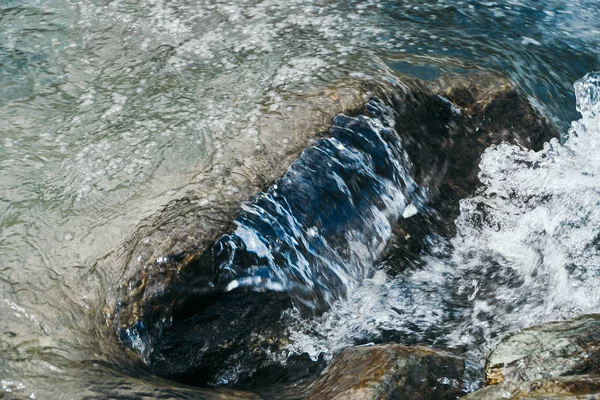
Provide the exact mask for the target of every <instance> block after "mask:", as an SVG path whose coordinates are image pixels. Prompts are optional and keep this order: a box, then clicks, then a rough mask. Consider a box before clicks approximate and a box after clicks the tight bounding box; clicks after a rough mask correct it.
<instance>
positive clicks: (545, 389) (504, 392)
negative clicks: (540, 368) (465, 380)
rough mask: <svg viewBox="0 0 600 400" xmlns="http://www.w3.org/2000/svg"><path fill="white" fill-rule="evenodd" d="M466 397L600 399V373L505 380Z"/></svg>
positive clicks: (488, 399)
mask: <svg viewBox="0 0 600 400" xmlns="http://www.w3.org/2000/svg"><path fill="white" fill-rule="evenodd" d="M464 399H465V400H498V399H512V400H525V399H531V400H533V399H537V400H541V399H552V400H576V399H578V400H582V399H589V400H592V399H600V375H575V376H561V377H558V378H548V379H535V380H532V381H528V382H511V381H504V382H502V383H500V384H497V385H492V386H488V387H485V388H483V389H480V390H478V391H476V392H473V393H471V394H469V395H468V396H466V397H464Z"/></svg>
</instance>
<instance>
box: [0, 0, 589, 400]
mask: <svg viewBox="0 0 600 400" xmlns="http://www.w3.org/2000/svg"><path fill="white" fill-rule="evenodd" d="M0 21H1V23H0V32H1V36H0V127H1V131H0V132H1V136H0V154H1V157H0V398H2V396H6V397H8V398H12V397H13V396H14V397H16V398H66V399H71V398H75V399H76V398H82V397H88V398H93V397H95V396H97V397H116V396H124V398H126V397H125V396H130V397H131V398H138V397H142V396H143V395H147V396H152V395H156V396H158V395H161V394H162V395H164V396H177V397H186V396H188V397H191V398H194V397H196V398H197V397H198V396H199V394H198V393H197V392H192V391H191V390H190V389H186V388H181V387H177V386H176V385H175V384H172V383H170V382H166V381H162V380H160V379H158V378H155V377H151V376H150V375H148V374H147V373H146V372H145V371H144V370H143V369H141V368H140V367H138V366H137V365H135V364H131V365H130V364H127V363H125V362H123V361H122V360H123V358H122V357H121V353H122V351H123V350H122V348H121V347H120V346H119V345H118V344H117V343H116V342H115V341H114V338H112V337H107V335H106V334H105V329H104V326H103V325H104V324H105V318H104V317H103V309H104V306H105V299H106V298H107V297H110V293H111V291H112V290H114V286H115V285H116V284H117V282H116V280H117V277H118V276H119V265H112V266H110V267H108V266H106V265H104V264H103V266H102V267H99V266H98V265H99V264H98V263H97V261H98V260H99V259H101V258H102V257H104V256H105V255H106V254H108V253H109V252H110V251H111V250H113V249H115V248H116V247H117V246H118V245H119V244H120V243H122V242H123V241H124V240H125V239H126V238H127V237H129V235H131V234H132V232H133V231H134V230H135V227H136V225H137V224H138V223H139V221H141V220H142V219H143V218H145V217H147V216H149V215H152V214H153V213H155V212H156V211H157V210H159V209H160V208H161V207H162V206H163V205H164V204H166V203H167V202H168V201H169V200H172V199H176V198H178V197H180V196H182V195H183V194H184V193H185V192H186V190H187V188H188V186H189V185H190V184H192V180H193V177H194V176H196V175H197V174H198V173H200V172H202V171H204V170H206V169H210V168H211V167H212V166H214V165H215V164H216V163H218V160H219V157H220V151H221V149H222V148H223V147H224V144H225V143H230V142H240V143H242V144H243V143H245V141H248V140H250V139H248V138H251V137H252V136H253V135H257V134H258V133H257V130H256V127H255V123H256V121H257V119H258V118H259V117H260V116H261V115H263V114H264V113H266V112H267V113H268V112H277V111H278V108H279V107H282V104H283V100H282V99H285V98H286V96H289V95H290V94H294V95H296V96H301V95H302V94H303V93H308V92H311V91H312V90H317V89H321V88H326V87H335V86H336V85H338V84H339V82H340V81H344V80H350V79H353V80H367V79H369V80H374V81H378V82H382V83H386V82H388V83H389V82H392V83H393V82H396V81H399V80H401V79H402V77H403V76H410V77H416V78H420V79H434V78H436V77H439V76H440V75H441V74H444V73H448V74H462V73H469V72H481V71H487V72H490V71H493V72H499V73H501V74H503V75H505V76H507V77H508V78H510V79H511V80H512V81H513V82H514V83H515V84H516V86H517V87H518V88H519V89H520V90H521V91H522V92H523V93H524V94H526V95H527V96H528V97H529V100H530V101H531V102H532V103H533V104H534V105H535V106H536V107H538V108H539V109H540V110H541V111H542V112H543V113H544V114H545V115H546V116H547V117H548V118H549V119H551V120H552V121H554V123H555V124H556V125H557V126H558V127H559V128H560V130H561V133H563V135H564V136H563V140H564V142H565V144H564V145H561V144H560V143H558V142H554V143H551V144H549V145H548V146H547V147H546V149H545V150H544V151H542V152H540V153H531V152H525V151H523V150H520V149H518V148H516V147H514V146H510V145H501V146H498V147H496V148H493V149H490V150H488V151H487V152H486V153H485V155H484V157H483V159H482V162H481V169H482V172H481V175H480V177H481V180H482V182H483V183H484V184H485V185H484V189H483V190H482V191H480V192H478V193H477V194H476V196H474V197H473V198H471V199H466V200H464V201H463V202H462V203H461V215H460V217H459V218H458V220H457V221H456V224H457V230H458V234H457V236H456V238H454V239H451V240H449V241H441V242H440V243H438V245H437V246H436V249H437V250H438V251H436V252H434V253H433V254H428V255H425V256H424V260H423V262H424V266H423V267H422V268H421V269H419V270H409V271H406V272H404V273H402V274H400V275H399V276H397V277H395V278H389V277H387V276H386V275H385V274H384V273H383V272H380V273H377V274H376V275H375V276H374V277H373V278H372V279H370V280H368V281H365V282H364V283H363V284H362V285H359V286H357V287H356V289H355V290H353V291H352V293H351V295H350V296H349V298H348V299H346V300H345V301H342V302H340V303H337V304H336V305H335V306H334V307H333V308H332V309H331V310H330V311H329V312H328V313H326V314H325V315H323V316H322V317H320V318H318V319H315V320H311V321H306V320H304V319H302V318H301V317H300V316H296V315H292V316H291V317H290V318H291V320H292V321H293V322H292V323H294V324H296V325H295V333H294V335H293V339H294V340H293V343H292V344H291V347H290V351H294V352H298V353H303V352H308V353H309V354H310V355H311V356H312V357H315V358H316V357H318V355H319V354H326V355H327V356H331V355H332V354H333V353H334V352H335V351H336V350H338V349H340V348H342V347H344V346H347V345H350V344H356V343H364V342H369V341H382V340H385V338H386V337H389V336H392V337H394V338H396V339H398V338H401V337H404V338H405V342H406V343H413V342H425V343H429V344H433V345H438V346H447V347H456V348H463V349H464V353H465V354H466V355H467V357H468V360H469V362H470V363H471V364H472V370H473V371H477V368H478V366H479V365H480V363H481V360H482V356H483V355H484V354H485V353H486V352H487V351H488V350H489V349H491V348H492V347H493V346H494V345H495V343H497V341H498V340H499V339H500V338H501V337H502V336H504V335H506V334H507V333H508V332H510V331H513V330H516V329H519V328H522V327H524V326H528V325H531V324H534V323H537V322H541V321H545V320H552V319H562V318H568V317H571V316H574V315H578V314H581V313H585V312H594V311H598V305H599V304H600V293H599V292H598V289H597V288H598V287H599V285H598V283H599V282H598V279H599V278H598V276H599V271H600V259H598V251H599V249H598V238H597V232H598V231H599V227H600V214H598V207H597V206H598V201H599V200H600V193H599V186H598V185H597V183H596V181H595V177H596V175H597V174H598V173H600V156H599V155H598V154H599V153H598V151H597V150H598V147H599V146H600V144H599V140H600V125H599V123H598V114H600V112H599V111H598V109H597V107H598V106H597V103H596V106H595V107H596V109H594V107H593V106H592V103H593V101H596V102H597V101H598V99H597V98H596V99H595V100H594V98H593V96H592V97H591V98H588V99H587V100H585V99H584V98H585V93H586V91H585V90H584V89H583V88H582V87H581V85H580V92H581V94H580V105H579V108H580V110H581V111H583V114H584V117H583V119H581V120H579V118H580V115H579V113H578V112H577V110H576V104H575V96H574V89H573V83H574V82H575V81H577V80H578V79H580V78H582V77H583V76H584V75H585V74H586V73H588V72H591V71H594V70H598V69H600V45H599V44H598V43H600V5H599V4H598V3H597V2H595V1H583V0H582V1H575V2H573V1H543V2H535V3H532V4H529V3H528V2H521V1H516V0H513V1H509V0H507V1H497V2H492V1H490V2H475V1H462V2H453V1H442V0H440V1H410V2H408V1H365V2H339V3H335V2H331V1H325V0H323V1H303V0H297V1H286V2H277V1H269V0H266V1H235V2H225V1H182V2H167V1H160V0H158V1H140V2H130V1H112V2H106V1H92V0H84V1H66V0H65V1H63V0H52V1H41V0H38V1H36V0H32V1H27V2H24V1H12V0H7V1H3V2H2V3H1V4H0ZM588 81H589V80H588ZM590 85H591V83H590ZM588 92H589V90H588ZM588 97H589V96H588ZM571 121H578V122H575V123H573V124H572V125H570V124H571ZM569 126H570V128H569ZM533 166H535V167H533ZM222 195H223V196H227V193H223V194H222ZM213 201H216V202H219V201H220V199H219V198H216V199H214V200H213ZM473 373H474V375H476V372H473ZM471 384H472V385H473V387H476V386H477V385H478V384H479V380H478V378H477V377H475V378H474V379H473V380H472V382H471Z"/></svg>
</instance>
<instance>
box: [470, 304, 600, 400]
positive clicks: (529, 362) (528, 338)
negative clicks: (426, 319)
mask: <svg viewBox="0 0 600 400" xmlns="http://www.w3.org/2000/svg"><path fill="white" fill-rule="evenodd" d="M485 378H486V382H487V383H488V384H489V385H491V386H487V387H485V388H483V389H481V390H478V391H476V392H474V393H472V394H470V395H469V396H467V397H466V398H467V399H478V400H479V399H481V400H484V399H498V398H506V399H538V398H539V399H541V398H552V399H555V398H556V399H597V398H600V315H598V314H594V315H585V316H582V317H579V318H575V319H572V320H569V321H562V322H550V323H546V324H542V325H538V326H534V327H531V328H528V329H524V330H522V331H520V332H517V333H515V334H513V335H511V336H509V337H507V338H506V339H504V340H503V341H502V342H501V343H500V344H499V345H498V347H497V348H496V349H495V350H494V351H492V352H491V353H490V354H489V356H488V358H487V362H486V366H485Z"/></svg>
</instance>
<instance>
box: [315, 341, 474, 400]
mask: <svg viewBox="0 0 600 400" xmlns="http://www.w3.org/2000/svg"><path fill="white" fill-rule="evenodd" d="M463 372H464V360H463V359H462V358H460V357H457V356H455V355H453V354H450V353H447V352H444V351H440V350H434V349H430V348H427V347H406V346H401V345H398V344H394V343H389V344H384V345H376V346H364V347H352V348H348V349H346V350H344V351H343V352H342V353H341V354H340V355H339V356H337V357H336V358H335V359H334V360H333V362H332V363H331V365H330V366H329V367H327V369H326V370H325V371H323V374H322V375H321V376H320V377H319V378H318V379H317V380H316V381H315V382H314V383H312V384H311V385H310V386H309V388H308V393H307V395H306V397H305V399H306V400H334V399H335V400H344V399H348V400H376V399H377V400H391V399H408V398H410V399H414V400H427V399H431V400H433V399H436V400H438V399H439V400H443V399H456V398H458V397H459V396H460V395H461V394H462V391H461V386H462V381H461V378H462V375H463Z"/></svg>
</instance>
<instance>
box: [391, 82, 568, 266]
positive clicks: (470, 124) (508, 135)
mask: <svg viewBox="0 0 600 400" xmlns="http://www.w3.org/2000/svg"><path fill="white" fill-rule="evenodd" d="M433 90H434V92H435V93H439V95H440V96H442V98H443V99H445V100H447V101H450V102H452V103H453V104H454V105H455V109H456V110H459V111H460V113H461V115H460V116H459V117H458V118H457V116H455V115H452V114H451V113H450V111H451V110H452V108H451V107H450V108H449V107H445V104H444V102H443V101H442V102H440V101H439V100H436V99H433V98H431V97H428V94H427V93H428V91H427V90H424V91H422V92H418V91H416V92H414V93H413V94H412V96H408V97H406V98H405V101H404V104H403V105H402V106H400V107H399V108H398V118H397V121H398V132H399V133H400V135H401V136H402V139H403V140H404V141H405V143H406V146H407V151H408V152H409V154H411V155H414V156H413V157H411V161H412V162H413V163H414V164H415V177H416V178H417V182H418V183H419V184H420V185H424V186H426V187H427V188H428V189H429V191H430V201H429V207H428V208H427V209H425V210H424V211H423V212H422V213H419V214H417V215H415V216H413V217H411V218H403V219H400V220H399V221H398V224H397V225H396V228H395V235H394V236H393V238H392V245H391V246H390V248H391V250H390V251H389V252H388V255H387V257H388V258H389V259H393V262H390V263H388V265H392V266H393V267H390V268H388V272H389V273H391V274H396V273H398V272H400V271H402V270H403V269H405V268H407V267H409V266H411V265H414V264H415V263H418V258H419V257H418V256H419V254H420V253H421V252H423V251H427V250H428V243H429V242H430V241H428V240H427V238H428V237H429V238H431V236H432V234H434V235H440V236H441V237H445V238H450V237H452V236H454V235H455V234H456V226H455V225H454V220H455V219H456V218H457V217H458V215H459V214H460V208H459V201H460V200H461V199H463V198H466V197H469V196H471V195H472V194H473V193H474V192H475V190H476V189H477V188H478V187H479V186H480V185H481V182H480V181H479V178H478V177H477V175H478V173H479V161H480V159H481V154H483V152H484V150H485V149H486V148H487V147H489V146H491V145H494V144H499V143H501V142H503V141H506V142H509V143H513V144H516V145H519V146H521V147H523V148H527V149H531V150H534V151H538V150H541V149H542V148H543V145H544V143H545V142H547V141H549V140H550V139H552V138H558V137H559V135H558V132H557V130H556V128H555V127H554V126H553V125H552V124H550V123H549V122H548V121H547V120H546V119H545V118H544V117H543V116H542V115H540V113H539V112H538V111H537V110H536V109H535V108H533V106H532V105H531V104H530V103H529V102H528V101H527V100H526V99H525V97H523V96H522V95H520V94H519V93H518V91H517V90H516V88H515V87H514V86H513V85H512V84H511V83H510V81H507V80H506V79H504V78H502V77H500V76H496V75H478V76H474V77H471V78H468V79H465V80H463V79H457V80H452V79H448V78H445V79H443V80H441V81H439V82H437V83H436V84H434V86H433ZM433 243H436V242H435V241H434V242H433Z"/></svg>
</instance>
